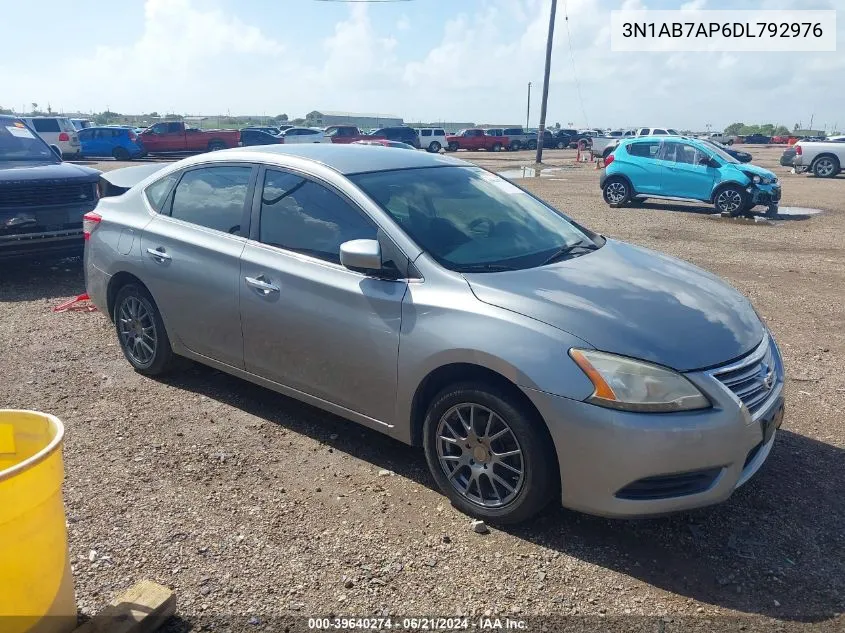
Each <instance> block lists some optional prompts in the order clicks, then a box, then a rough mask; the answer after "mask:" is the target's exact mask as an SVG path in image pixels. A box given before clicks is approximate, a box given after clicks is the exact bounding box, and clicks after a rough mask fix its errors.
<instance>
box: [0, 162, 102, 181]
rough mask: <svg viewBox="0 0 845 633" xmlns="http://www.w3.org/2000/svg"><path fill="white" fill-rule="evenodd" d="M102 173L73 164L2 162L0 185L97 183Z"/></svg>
mask: <svg viewBox="0 0 845 633" xmlns="http://www.w3.org/2000/svg"><path fill="white" fill-rule="evenodd" d="M99 175H100V172H99V171H97V170H96V169H91V168H90V167H85V166H83V165H74V164H73V163H53V162H48V161H45V162H40V161H32V160H18V161H11V160H10V161H0V183H8V182H27V181H32V180H67V179H77V178H78V179H81V180H86V181H88V182H96V180H97V177H98V176H99Z"/></svg>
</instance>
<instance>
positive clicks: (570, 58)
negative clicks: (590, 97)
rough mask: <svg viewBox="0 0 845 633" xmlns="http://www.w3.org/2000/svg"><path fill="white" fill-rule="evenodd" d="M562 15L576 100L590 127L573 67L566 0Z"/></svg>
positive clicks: (576, 73) (585, 121)
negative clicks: (576, 94) (576, 95)
mask: <svg viewBox="0 0 845 633" xmlns="http://www.w3.org/2000/svg"><path fill="white" fill-rule="evenodd" d="M563 17H564V24H566V41H567V43H568V44H569V61H570V62H571V63H572V76H573V77H574V78H575V90H576V91H577V92H578V102H579V103H580V104H581V114H583V115H584V123H586V124H587V127H590V120H589V117H587V110H586V108H585V107H584V98H583V97H582V96H581V82H580V81H578V71H577V70H576V68H575V53H573V52H572V33H570V32H569V11H568V10H567V6H566V0H563Z"/></svg>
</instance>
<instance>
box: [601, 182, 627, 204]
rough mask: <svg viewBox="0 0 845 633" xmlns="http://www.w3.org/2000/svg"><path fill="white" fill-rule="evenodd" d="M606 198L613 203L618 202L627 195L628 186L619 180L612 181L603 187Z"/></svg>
mask: <svg viewBox="0 0 845 633" xmlns="http://www.w3.org/2000/svg"><path fill="white" fill-rule="evenodd" d="M605 195H606V196H607V199H608V200H609V201H610V202H611V203H613V204H619V203H620V202H622V201H623V200H624V199H625V196H626V195H628V188H627V187H625V185H624V184H623V183H621V182H618V181H616V182H612V183H610V184H609V185H607V188H606V189H605Z"/></svg>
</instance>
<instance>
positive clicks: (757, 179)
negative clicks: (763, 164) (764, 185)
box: [742, 171, 762, 185]
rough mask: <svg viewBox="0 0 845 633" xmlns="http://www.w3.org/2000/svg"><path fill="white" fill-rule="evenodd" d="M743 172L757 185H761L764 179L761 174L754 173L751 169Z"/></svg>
mask: <svg viewBox="0 0 845 633" xmlns="http://www.w3.org/2000/svg"><path fill="white" fill-rule="evenodd" d="M742 173H743V174H745V175H746V176H748V178H749V180H751V182H753V183H754V184H755V185H759V184H760V181H761V180H762V178H760V176H758V175H757V174H752V173H751V172H750V171H744V172H742Z"/></svg>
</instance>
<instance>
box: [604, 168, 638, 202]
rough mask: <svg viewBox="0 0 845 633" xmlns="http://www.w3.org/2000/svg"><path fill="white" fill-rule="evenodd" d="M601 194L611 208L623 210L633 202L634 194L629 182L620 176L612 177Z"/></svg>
mask: <svg viewBox="0 0 845 633" xmlns="http://www.w3.org/2000/svg"><path fill="white" fill-rule="evenodd" d="M601 193H602V197H603V198H604V201H605V202H606V203H607V204H608V206H609V207H611V208H612V209H621V208H622V207H624V206H625V205H627V204H628V203H629V202H631V197H632V195H633V193H634V192H633V191H631V185H629V184H628V181H627V180H625V179H624V178H620V177H619V176H611V177H610V178H608V179H607V181H606V182H605V183H604V188H603V189H602V191H601Z"/></svg>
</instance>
